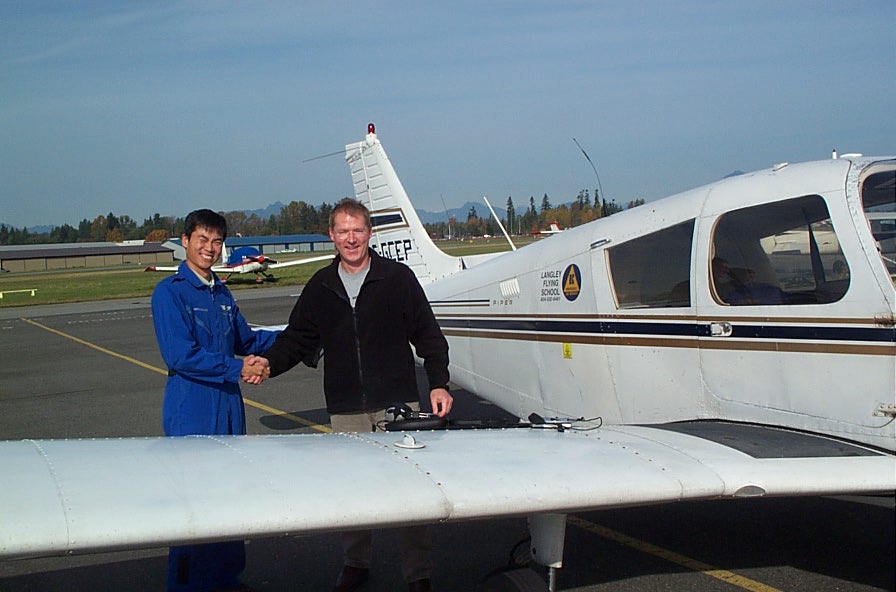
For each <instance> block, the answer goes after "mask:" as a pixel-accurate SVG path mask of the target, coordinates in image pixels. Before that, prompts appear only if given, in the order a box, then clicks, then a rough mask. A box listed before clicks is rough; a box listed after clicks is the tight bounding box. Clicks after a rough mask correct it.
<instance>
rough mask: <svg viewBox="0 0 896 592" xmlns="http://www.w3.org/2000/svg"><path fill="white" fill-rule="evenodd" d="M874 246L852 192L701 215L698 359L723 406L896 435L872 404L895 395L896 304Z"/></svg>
mask: <svg viewBox="0 0 896 592" xmlns="http://www.w3.org/2000/svg"><path fill="white" fill-rule="evenodd" d="M864 253H865V250H863V248H862V244H861V240H860V238H859V236H858V235H857V230H856V225H855V224H854V222H853V218H852V217H851V216H850V215H849V211H848V210H847V207H846V203H845V200H844V197H843V194H842V192H840V193H839V194H834V195H832V196H828V197H823V196H821V195H806V196H800V197H794V198H788V199H783V200H781V201H777V202H772V203H765V204H761V205H756V206H752V207H746V208H741V209H736V210H731V211H728V212H723V213H721V214H719V215H713V216H707V217H704V218H701V219H700V221H699V229H698V249H697V252H696V260H697V262H698V272H697V275H696V278H695V284H696V294H695V297H696V300H697V313H698V318H699V325H700V327H701V335H700V337H699V341H700V361H701V368H702V374H703V384H704V388H705V391H706V394H707V396H708V397H709V398H710V399H711V400H715V401H716V402H717V403H718V405H719V408H720V414H721V416H722V417H723V418H728V419H732V420H737V421H751V422H758V423H770V424H777V425H787V426H793V427H797V428H801V429H806V430H811V431H822V432H826V433H831V434H835V435H839V436H842V437H847V438H850V439H859V440H863V441H867V442H869V443H873V442H874V441H875V438H877V437H880V436H882V435H883V434H882V432H883V431H886V430H889V432H890V438H892V431H893V428H892V426H891V425H890V426H889V427H887V424H888V423H892V418H886V417H882V416H875V415H874V410H875V408H876V407H877V406H878V405H879V404H880V403H881V402H887V401H889V402H890V403H892V402H893V395H894V387H893V382H894V356H893V344H892V323H891V326H890V329H889V334H890V335H889V340H890V343H889V344H888V343H887V339H888V337H887V335H888V333H887V331H888V330H887V329H886V328H885V327H882V326H881V324H880V323H879V320H880V319H881V318H890V319H892V316H893V311H892V308H891V305H890V304H888V302H887V300H886V298H885V296H884V294H883V293H882V292H881V290H880V288H879V286H878V284H877V282H876V281H875V278H874V271H873V269H872V268H871V266H870V265H869V260H868V258H867V257H866V256H865V255H864ZM701 266H702V268H701Z"/></svg>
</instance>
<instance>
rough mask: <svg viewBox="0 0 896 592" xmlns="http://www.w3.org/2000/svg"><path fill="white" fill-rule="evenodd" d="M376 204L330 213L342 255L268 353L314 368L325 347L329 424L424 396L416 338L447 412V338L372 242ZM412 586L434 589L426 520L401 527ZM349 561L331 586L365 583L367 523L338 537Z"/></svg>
mask: <svg viewBox="0 0 896 592" xmlns="http://www.w3.org/2000/svg"><path fill="white" fill-rule="evenodd" d="M371 235H372V226H371V222H370V212H369V211H368V210H367V208H366V207H365V206H364V205H363V204H361V203H360V202H358V201H356V200H353V199H350V198H346V199H343V200H342V201H340V202H339V203H338V204H337V205H336V206H335V207H334V208H333V211H332V213H331V214H330V238H331V239H332V240H333V243H334V244H335V246H336V251H337V253H338V256H337V257H336V258H335V260H334V261H333V263H332V264H331V265H328V266H327V267H325V268H324V269H321V270H320V271H318V272H317V273H316V274H314V276H313V277H312V278H311V280H310V281H309V282H308V284H307V285H306V286H305V288H304V289H303V290H302V294H301V296H300V297H299V301H298V302H297V303H296V305H295V307H294V308H293V310H292V313H291V314H290V316H289V325H288V326H287V328H286V329H285V330H284V331H283V332H282V333H281V334H280V335H279V336H278V337H277V340H276V341H275V342H274V344H273V345H272V346H271V348H270V349H268V351H267V352H266V353H265V354H264V356H263V357H262V358H256V359H255V360H254V361H255V363H260V364H263V365H269V367H270V375H271V376H276V375H278V374H282V373H283V372H286V371H287V370H289V369H290V368H292V367H293V366H295V365H296V364H298V363H299V362H305V363H306V364H308V365H310V366H316V364H317V359H318V355H319V352H320V350H321V348H322V349H323V352H324V355H326V360H325V364H324V395H325V397H326V401H327V411H328V412H329V413H330V421H331V425H332V426H333V431H337V432H370V431H374V430H375V429H376V424H377V422H379V421H381V420H383V419H384V411H385V408H386V407H387V406H388V405H389V404H391V403H396V402H405V403H411V404H412V406H415V405H416V404H417V402H418V399H419V396H418V391H417V379H416V372H415V368H414V356H413V353H412V352H411V347H410V345H411V344H413V346H414V349H415V350H416V353H417V355H418V356H419V357H420V358H422V359H423V367H424V369H425V371H426V376H427V378H428V381H429V393H430V403H431V405H432V410H433V412H434V413H435V414H436V415H438V416H440V417H444V416H446V415H447V414H448V412H449V411H450V410H451V404H452V402H453V399H452V397H451V395H450V394H449V392H448V342H447V341H446V340H445V337H444V336H443V335H442V331H441V329H440V328H439V325H438V323H437V322H436V319H435V315H434V314H433V312H432V308H431V307H430V305H429V301H428V300H427V299H426V294H425V293H424V292H423V288H421V287H420V283H419V282H418V281H417V278H416V277H415V276H414V273H413V271H411V269H410V268H408V267H407V266H406V265H403V264H402V263H398V262H395V261H392V260H391V259H386V258H384V257H381V256H380V255H378V254H377V253H376V252H375V251H373V250H372V249H370V247H369V241H370V238H371ZM398 533H399V537H400V547H401V550H402V571H403V575H404V577H405V581H407V582H408V589H409V590H411V591H419V590H423V591H426V590H430V589H431V585H430V573H431V571H432V563H431V560H430V553H429V548H430V544H429V535H428V530H427V528H426V527H425V526H423V527H409V528H401V529H398ZM342 538H343V550H344V553H345V557H344V566H343V569H342V572H341V573H340V574H339V578H338V579H337V582H336V587H335V588H334V590H335V591H338V592H344V591H350V590H357V589H359V588H360V587H361V586H362V585H363V584H364V583H365V582H366V580H367V577H368V572H369V568H370V560H371V546H370V542H371V533H370V531H362V532H349V533H344V534H343V535H342Z"/></svg>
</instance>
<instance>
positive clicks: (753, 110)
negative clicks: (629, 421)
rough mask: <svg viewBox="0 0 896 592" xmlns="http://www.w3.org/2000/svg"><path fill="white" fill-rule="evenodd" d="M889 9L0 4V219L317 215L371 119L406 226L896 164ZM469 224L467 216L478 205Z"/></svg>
mask: <svg viewBox="0 0 896 592" xmlns="http://www.w3.org/2000/svg"><path fill="white" fill-rule="evenodd" d="M894 30H896V4H894V3H893V2H892V0H886V1H867V2H862V1H858V2H849V3H846V2H836V3H835V2H802V1H788V2H781V1H780V0H775V1H768V2H767V1H764V0H758V1H753V2H738V3H732V2H638V1H628V2H594V1H583V2H562V1H543V2H539V1H518V2H509V1H500V0H499V1H493V2H480V1H475V2H466V1H458V2H425V1H416V2H388V1H386V2H377V3H363V2H342V1H336V2H315V3H310V2H308V3H306V2H274V1H269V2H268V1H266V2H260V1H259V2H253V1H243V2H224V1H221V2H211V1H202V2H189V1H184V2H126V1H118V2H89V1H88V2H74V1H72V2H40V1H29V2H19V1H16V0H9V1H7V0H0V222H3V223H6V224H10V225H12V226H16V227H22V226H35V225H42V224H52V225H61V224H64V223H68V224H73V225H74V224H77V223H78V222H79V221H80V220H81V219H83V218H90V219H92V218H93V217H95V216H97V215H99V214H108V213H109V212H113V213H115V214H116V215H118V216H121V215H129V216H131V217H132V218H134V219H135V220H137V221H138V223H140V222H142V221H143V219H144V218H146V217H149V216H151V215H152V214H154V213H156V212H158V213H160V214H162V215H178V216H183V215H185V214H186V213H187V212H189V211H190V210H192V209H195V208H199V207H211V208H214V209H218V210H234V209H255V208H261V207H264V206H267V205H268V204H270V203H273V202H275V201H282V202H284V203H286V202H289V201H291V200H304V201H306V202H308V203H311V204H314V205H317V204H320V203H322V202H333V201H335V200H337V199H339V198H341V197H343V196H345V195H351V192H352V188H351V184H350V180H349V175H348V168H347V166H346V164H345V162H344V160H343V159H342V158H341V157H339V156H335V157H330V158H324V159H320V160H314V161H312V162H307V163H303V162H302V161H303V160H305V159H309V158H313V157H316V156H319V155H323V154H328V153H331V152H336V151H339V150H341V149H342V148H343V146H344V145H345V144H346V143H350V142H355V141H358V140H360V139H362V138H363V136H364V134H365V132H366V126H367V123H368V122H374V123H375V124H376V125H377V132H378V134H379V137H380V139H381V140H382V142H383V144H384V146H385V148H386V150H387V152H388V153H389V156H390V158H391V159H392V162H393V164H394V165H395V168H396V170H397V171H398V174H399V176H400V177H401V179H402V181H403V183H404V185H405V187H406V189H407V190H408V193H409V194H410V195H411V197H412V199H414V201H415V204H416V205H417V206H418V207H422V208H424V209H428V210H432V211H440V210H442V201H441V200H442V199H444V201H445V203H446V204H447V205H448V207H457V206H460V205H461V204H463V203H464V202H466V201H478V202H480V203H481V202H482V196H483V195H486V196H488V198H489V201H491V202H492V204H493V205H495V206H496V207H498V208H501V209H503V207H504V204H505V203H506V200H507V197H508V196H512V197H513V199H514V203H515V204H516V205H517V206H518V207H520V206H525V205H526V204H528V200H529V197H530V196H534V197H535V198H536V202H537V203H539V204H540V201H541V196H542V195H544V194H545V193H547V194H548V195H549V197H550V198H551V201H552V202H553V203H555V204H556V203H562V202H564V201H569V200H572V199H573V198H574V197H575V196H576V194H577V193H578V191H579V190H580V189H583V188H588V189H589V190H592V191H593V188H594V187H595V186H596V185H597V182H596V181H595V178H594V173H593V171H592V170H591V168H590V166H589V165H588V163H587V161H586V160H585V159H584V157H583V156H582V154H581V152H579V149H578V148H577V147H576V145H575V143H574V142H573V140H572V139H573V138H574V137H575V138H576V139H577V140H578V141H579V143H580V144H581V145H582V146H583V147H584V148H585V150H586V151H587V152H588V154H589V155H590V156H591V158H592V160H593V161H594V163H595V164H596V166H597V169H598V172H599V174H600V181H601V185H602V187H603V190H604V192H605V196H606V197H607V198H608V199H615V200H616V201H617V202H620V203H625V202H627V201H629V200H631V199H636V198H644V199H646V200H648V201H650V200H653V199H657V198H660V197H663V196H665V195H670V194H673V193H676V192H679V191H683V190H686V189H689V188H692V187H695V186H698V185H702V184H704V183H708V182H712V181H714V180H716V179H719V178H721V177H723V176H724V175H726V174H728V173H729V172H731V171H733V170H736V169H740V170H744V171H748V170H754V169H759V168H766V167H769V166H771V165H773V164H774V163H777V162H782V161H789V162H798V161H804V160H816V159H822V158H829V157H830V152H831V149H832V148H837V149H838V150H839V151H840V152H862V153H865V154H893V153H896V114H894V109H893V104H894V100H896V34H894ZM483 211H485V209H484V205H483Z"/></svg>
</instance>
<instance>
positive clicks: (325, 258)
mask: <svg viewBox="0 0 896 592" xmlns="http://www.w3.org/2000/svg"><path fill="white" fill-rule="evenodd" d="M335 256H336V254H335V253H331V254H329V255H320V256H319V257H309V258H307V259H294V260H292V261H284V262H282V263H271V264H269V265H268V269H276V268H278V267H288V266H290V265H304V264H305V263H317V262H318V261H328V260H330V259H332V258H333V257H335Z"/></svg>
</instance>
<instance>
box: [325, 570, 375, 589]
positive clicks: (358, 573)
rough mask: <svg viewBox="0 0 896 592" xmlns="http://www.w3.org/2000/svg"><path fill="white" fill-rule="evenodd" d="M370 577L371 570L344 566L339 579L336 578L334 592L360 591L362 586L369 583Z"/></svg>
mask: <svg viewBox="0 0 896 592" xmlns="http://www.w3.org/2000/svg"><path fill="white" fill-rule="evenodd" d="M369 576H370V570H369V569H365V568H363V567H354V566H352V565H344V566H343V567H342V571H341V572H339V577H338V578H336V585H335V586H334V587H333V592H354V591H355V590H360V589H361V586H363V585H364V584H366V583H367V578H368V577H369Z"/></svg>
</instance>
